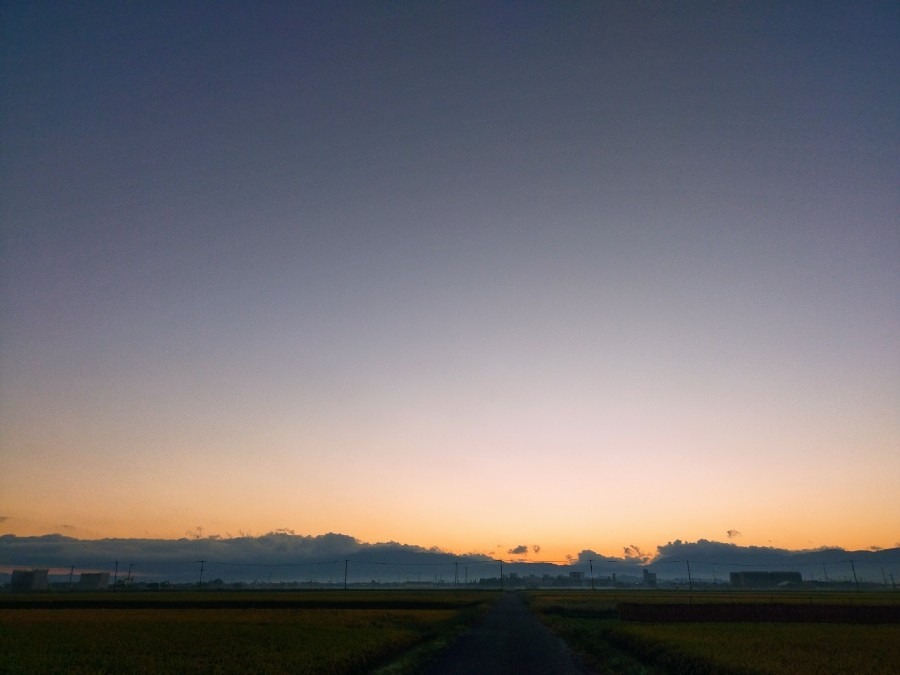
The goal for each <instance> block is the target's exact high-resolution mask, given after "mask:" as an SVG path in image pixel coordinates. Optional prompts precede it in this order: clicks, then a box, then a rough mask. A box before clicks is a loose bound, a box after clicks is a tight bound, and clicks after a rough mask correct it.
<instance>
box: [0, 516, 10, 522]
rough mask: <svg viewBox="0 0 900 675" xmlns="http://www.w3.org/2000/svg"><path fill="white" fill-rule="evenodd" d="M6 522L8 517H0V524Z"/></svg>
mask: <svg viewBox="0 0 900 675" xmlns="http://www.w3.org/2000/svg"><path fill="white" fill-rule="evenodd" d="M7 520H9V516H0V523H5V522H6V521H7Z"/></svg>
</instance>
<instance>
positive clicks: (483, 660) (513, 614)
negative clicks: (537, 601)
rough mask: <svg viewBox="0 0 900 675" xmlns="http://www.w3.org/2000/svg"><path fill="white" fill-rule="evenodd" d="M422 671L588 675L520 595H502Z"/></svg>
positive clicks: (435, 673)
mask: <svg viewBox="0 0 900 675" xmlns="http://www.w3.org/2000/svg"><path fill="white" fill-rule="evenodd" d="M423 672H424V673H425V675H459V673H478V674H479V675H492V674H494V673H498V674H502V673H510V674H513V673H515V675H538V674H541V675H570V674H571V675H589V673H590V671H589V670H586V669H585V668H584V667H582V666H580V665H579V664H578V662H577V661H576V659H575V658H574V657H573V656H572V653H571V652H570V651H569V649H568V647H566V645H565V643H564V642H563V641H562V640H561V639H560V638H558V637H556V636H555V635H554V634H553V633H551V632H550V630H549V629H548V628H547V627H546V626H544V625H543V624H542V623H541V622H540V620H538V618H537V617H536V616H535V615H534V614H532V612H531V610H530V609H529V608H528V606H527V605H526V604H525V601H524V600H523V599H522V597H521V595H520V594H518V593H515V592H507V593H503V594H501V596H500V598H499V599H498V600H497V602H496V604H495V605H494V606H493V607H492V608H491V609H490V610H489V611H488V613H487V614H485V615H484V616H483V617H481V619H479V620H478V621H477V622H476V623H475V625H473V626H472V628H471V629H470V630H469V631H467V632H466V633H464V634H463V635H461V636H460V637H459V639H458V640H456V642H454V643H453V644H452V645H450V647H449V648H448V649H447V650H446V651H444V652H442V653H441V654H439V655H438V656H437V657H436V659H435V660H434V661H433V662H431V663H430V664H429V665H428V666H427V667H426V668H425V669H424V670H423Z"/></svg>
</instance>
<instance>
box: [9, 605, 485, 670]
mask: <svg viewBox="0 0 900 675" xmlns="http://www.w3.org/2000/svg"><path fill="white" fill-rule="evenodd" d="M493 597H494V594H490V593H466V592H461V593H446V592H443V593H430V592H416V593H409V592H407V593H403V592H396V593H393V592H355V591H354V592H317V593H283V594H264V593H261V594H252V593H232V594H212V593H209V594H198V593H183V594H179V593H171V594H137V593H135V594H109V593H106V594H96V595H93V596H80V595H77V596H76V595H68V594H59V595H53V594H48V595H47V596H44V597H35V596H27V597H24V598H21V599H20V598H16V597H11V596H7V597H6V598H4V602H3V607H2V608H0V654H2V655H3V656H2V659H0V672H2V673H23V674H24V673H123V672H128V673H185V672H205V673H335V674H338V673H362V672H372V671H373V670H378V669H379V668H382V669H383V670H384V672H396V673H402V672H410V671H413V670H414V669H415V666H416V664H417V663H418V662H419V661H420V660H421V659H423V658H425V657H426V656H427V655H428V654H429V653H430V651H433V650H434V649H437V648H438V647H440V646H441V645H442V644H443V643H444V642H445V641H446V640H448V639H450V638H451V637H452V636H453V635H454V634H455V633H457V632H459V631H460V630H462V629H464V628H465V626H467V625H468V624H469V623H470V622H471V621H472V620H474V618H476V617H477V616H478V615H480V613H481V612H482V611H484V609H485V608H486V607H487V605H488V604H489V602H490V601H491V600H492V599H493ZM46 601H49V602H50V603H51V605H52V606H50V607H47V606H41V603H42V602H46ZM113 603H114V604H116V605H122V606H110V604H113ZM28 605H31V606H30V607H29V606H28ZM91 605H94V606H91Z"/></svg>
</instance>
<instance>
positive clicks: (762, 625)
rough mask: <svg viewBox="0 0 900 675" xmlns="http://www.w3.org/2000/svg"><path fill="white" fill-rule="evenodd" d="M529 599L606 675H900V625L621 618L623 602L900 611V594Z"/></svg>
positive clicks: (618, 595)
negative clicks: (629, 619)
mask: <svg viewBox="0 0 900 675" xmlns="http://www.w3.org/2000/svg"><path fill="white" fill-rule="evenodd" d="M529 599H530V603H531V606H532V608H533V609H534V611H535V612H536V613H537V614H538V615H539V616H540V617H541V619H542V620H543V621H544V622H545V623H546V624H547V625H548V626H549V627H550V628H551V629H553V630H554V631H555V632H557V633H558V634H559V635H560V636H561V637H563V638H564V639H565V640H566V641H567V642H568V643H569V644H570V646H572V647H573V649H575V650H576V651H579V652H581V653H582V654H583V655H585V656H586V658H587V660H588V661H589V662H590V663H591V664H592V665H593V666H594V667H595V668H596V670H597V671H598V672H601V673H692V674H693V673H717V674H718V673H721V674H723V675H728V674H733V675H739V674H740V675H745V674H750V673H768V674H773V675H780V674H784V675H788V674H790V675H795V674H796V675H803V674H806V673H817V674H820V675H821V674H826V673H860V674H863V673H866V674H870V673H871V674H873V675H878V674H885V675H888V674H891V675H896V673H898V672H900V667H898V664H900V624H898V623H876V624H867V625H858V624H848V623H799V622H778V621H757V622H709V621H687V622H668V623H639V622H630V621H622V620H620V618H619V617H618V613H617V607H618V606H619V604H621V603H643V604H645V605H647V606H648V607H650V606H652V605H655V604H691V603H703V604H715V603H721V604H725V603H735V604H741V603H743V604H748V603H750V604H755V605H764V604H770V603H778V604H784V605H791V604H794V605H798V604H799V605H812V606H813V608H814V609H815V606H816V605H817V604H819V605H822V606H834V605H855V606H859V605H865V606H869V607H880V606H883V605H888V606H893V607H896V606H897V605H898V603H900V598H898V597H897V595H896V594H885V593H872V594H819V595H810V594H800V593H794V594H782V593H774V594H772V593H747V592H742V593H720V594H712V593H710V594H706V593H697V594H693V595H686V594H672V593H664V592H660V593H655V592H631V593H621V592H618V593H616V592H613V593H582V592H574V593H534V594H532V595H531V596H530V598H529ZM776 606H777V605H776Z"/></svg>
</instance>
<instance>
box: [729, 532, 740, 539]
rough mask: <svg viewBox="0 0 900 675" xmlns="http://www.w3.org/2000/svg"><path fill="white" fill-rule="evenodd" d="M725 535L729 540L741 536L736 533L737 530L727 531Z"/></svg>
mask: <svg viewBox="0 0 900 675" xmlns="http://www.w3.org/2000/svg"><path fill="white" fill-rule="evenodd" d="M727 534H728V538H729V539H734V538H735V537H740V536H741V533H740V532H738V531H737V530H728V532H727Z"/></svg>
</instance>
